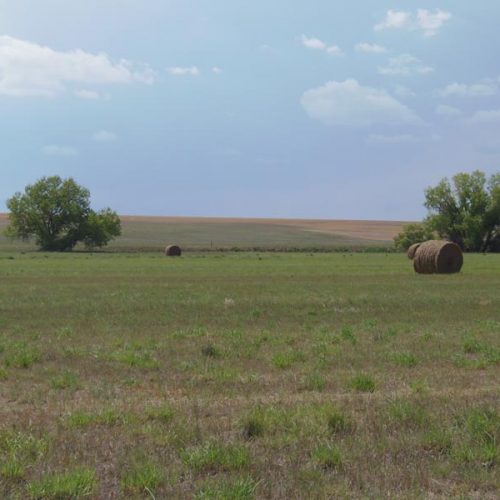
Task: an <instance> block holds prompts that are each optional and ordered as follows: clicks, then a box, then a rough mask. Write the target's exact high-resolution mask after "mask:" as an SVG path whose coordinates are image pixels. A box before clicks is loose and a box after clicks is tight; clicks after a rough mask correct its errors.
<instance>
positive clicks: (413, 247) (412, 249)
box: [407, 243, 421, 260]
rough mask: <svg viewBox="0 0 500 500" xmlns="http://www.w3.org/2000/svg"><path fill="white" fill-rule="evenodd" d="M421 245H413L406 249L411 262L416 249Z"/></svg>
mask: <svg viewBox="0 0 500 500" xmlns="http://www.w3.org/2000/svg"><path fill="white" fill-rule="evenodd" d="M420 245H421V243H413V245H411V246H410V247H409V248H408V253H407V255H408V258H409V259H410V260H413V258H414V257H415V253H416V251H417V248H418V247H419V246H420Z"/></svg>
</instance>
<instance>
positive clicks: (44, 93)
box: [0, 35, 154, 97]
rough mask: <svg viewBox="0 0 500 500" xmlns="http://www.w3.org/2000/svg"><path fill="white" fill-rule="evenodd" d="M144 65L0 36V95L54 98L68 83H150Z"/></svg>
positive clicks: (147, 71)
mask: <svg viewBox="0 0 500 500" xmlns="http://www.w3.org/2000/svg"><path fill="white" fill-rule="evenodd" d="M153 81H154V74H153V72H152V71H151V69H149V67H147V66H145V67H144V68H142V69H141V70H137V69H134V67H133V65H132V63H131V62H130V61H127V60H125V59H122V60H120V61H119V62H112V61H111V59H110V58H109V57H108V56H107V55H106V54H104V53H99V54H91V53H89V52H84V51H83V50H80V49H77V50H72V51H67V52H60V51H56V50H53V49H51V48H49V47H45V46H42V45H37V44H36V43H32V42H27V41H24V40H19V39H17V38H13V37H10V36H6V35H2V36H0V95H7V96H15V97H26V96H39V97H55V96H56V95H57V94H58V93H60V92H63V91H64V90H66V87H67V85H68V84H77V83H80V84H81V83H85V84H95V85H97V84H129V83H133V82H140V83H146V84H151V83H153Z"/></svg>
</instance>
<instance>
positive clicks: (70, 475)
mask: <svg viewBox="0 0 500 500" xmlns="http://www.w3.org/2000/svg"><path fill="white" fill-rule="evenodd" d="M96 486H97V481H96V478H95V472H94V471H93V470H90V469H76V470H73V471H71V472H65V473H60V474H57V473H54V474H48V475H46V476H45V477H43V478H42V479H41V480H40V481H33V482H30V483H28V486H27V491H28V494H29V496H30V497H31V498H36V499H53V500H59V499H71V498H82V497H89V496H91V495H92V494H93V493H94V490H95V488H96Z"/></svg>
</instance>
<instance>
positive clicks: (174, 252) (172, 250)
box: [165, 245, 182, 257]
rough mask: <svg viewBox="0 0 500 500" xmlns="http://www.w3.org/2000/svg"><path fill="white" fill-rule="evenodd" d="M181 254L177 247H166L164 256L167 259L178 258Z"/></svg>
mask: <svg viewBox="0 0 500 500" xmlns="http://www.w3.org/2000/svg"><path fill="white" fill-rule="evenodd" d="M181 253H182V251H181V247H179V246H177V245H168V247H167V248H165V255H166V256H167V257H180V255H181Z"/></svg>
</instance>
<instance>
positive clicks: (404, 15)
mask: <svg viewBox="0 0 500 500" xmlns="http://www.w3.org/2000/svg"><path fill="white" fill-rule="evenodd" d="M412 24H413V20H412V14H411V12H404V11H397V10H392V9H391V10H388V11H387V13H386V15H385V19H384V20H383V21H382V22H381V23H379V24H376V25H375V26H374V30H375V31H382V30H387V29H401V28H409V27H411V26H412Z"/></svg>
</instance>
